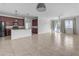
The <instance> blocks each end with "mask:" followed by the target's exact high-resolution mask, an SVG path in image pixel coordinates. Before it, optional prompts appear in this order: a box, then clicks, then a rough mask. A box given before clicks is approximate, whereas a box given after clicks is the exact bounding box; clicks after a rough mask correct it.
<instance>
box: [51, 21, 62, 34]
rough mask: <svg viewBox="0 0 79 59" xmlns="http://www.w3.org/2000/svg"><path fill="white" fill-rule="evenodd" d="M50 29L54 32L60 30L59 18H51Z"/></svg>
mask: <svg viewBox="0 0 79 59" xmlns="http://www.w3.org/2000/svg"><path fill="white" fill-rule="evenodd" d="M52 31H54V32H60V31H61V27H60V21H59V20H53V21H52Z"/></svg>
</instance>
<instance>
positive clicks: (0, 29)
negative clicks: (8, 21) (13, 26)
mask: <svg viewBox="0 0 79 59" xmlns="http://www.w3.org/2000/svg"><path fill="white" fill-rule="evenodd" d="M3 36H5V23H4V22H1V21H0V37H3Z"/></svg>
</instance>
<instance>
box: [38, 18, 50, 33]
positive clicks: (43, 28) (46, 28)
mask: <svg viewBox="0 0 79 59" xmlns="http://www.w3.org/2000/svg"><path fill="white" fill-rule="evenodd" d="M38 19H39V20H38V34H43V33H50V32H51V27H50V26H51V25H50V20H49V19H48V18H42V17H41V18H38Z"/></svg>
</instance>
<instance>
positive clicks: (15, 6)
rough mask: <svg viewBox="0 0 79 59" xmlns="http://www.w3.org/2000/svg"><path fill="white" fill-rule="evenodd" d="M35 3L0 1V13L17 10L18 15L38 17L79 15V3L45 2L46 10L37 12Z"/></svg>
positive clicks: (12, 12) (11, 12)
mask: <svg viewBox="0 0 79 59" xmlns="http://www.w3.org/2000/svg"><path fill="white" fill-rule="evenodd" d="M36 6H37V4H36V3H0V14H11V15H13V14H15V10H18V14H19V15H21V16H22V15H23V16H27V15H32V16H38V17H58V16H70V15H79V4H77V3H75V4H74V3H70V4H68V3H46V8H47V10H46V11H45V12H38V11H37V10H36Z"/></svg>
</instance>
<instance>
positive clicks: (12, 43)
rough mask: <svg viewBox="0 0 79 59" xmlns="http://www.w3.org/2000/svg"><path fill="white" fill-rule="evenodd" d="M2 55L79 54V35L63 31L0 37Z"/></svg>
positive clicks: (0, 54)
mask: <svg viewBox="0 0 79 59" xmlns="http://www.w3.org/2000/svg"><path fill="white" fill-rule="evenodd" d="M0 56H79V36H78V35H69V34H61V33H52V34H50V33H47V34H40V35H33V36H32V37H26V38H22V39H17V40H10V37H2V38H0Z"/></svg>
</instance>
